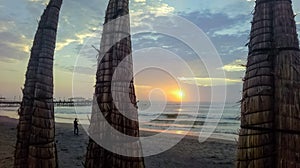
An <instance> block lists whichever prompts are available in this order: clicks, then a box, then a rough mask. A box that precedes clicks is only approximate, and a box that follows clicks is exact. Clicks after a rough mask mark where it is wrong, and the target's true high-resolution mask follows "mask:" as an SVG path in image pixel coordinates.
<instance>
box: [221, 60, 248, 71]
mask: <svg viewBox="0 0 300 168" xmlns="http://www.w3.org/2000/svg"><path fill="white" fill-rule="evenodd" d="M245 64H246V61H244V60H241V59H237V60H235V61H233V62H232V63H230V64H227V65H225V66H223V67H222V68H220V69H223V70H225V71H227V72H240V71H245V70H246V67H245Z"/></svg>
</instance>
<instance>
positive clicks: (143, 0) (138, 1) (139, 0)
mask: <svg viewBox="0 0 300 168" xmlns="http://www.w3.org/2000/svg"><path fill="white" fill-rule="evenodd" d="M134 2H137V3H141V2H146V0H134Z"/></svg>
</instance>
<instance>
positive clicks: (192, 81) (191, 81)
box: [178, 77, 242, 87]
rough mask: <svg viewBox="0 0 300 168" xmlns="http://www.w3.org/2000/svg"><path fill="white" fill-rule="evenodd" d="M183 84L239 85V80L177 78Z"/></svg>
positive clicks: (205, 85)
mask: <svg viewBox="0 0 300 168" xmlns="http://www.w3.org/2000/svg"><path fill="white" fill-rule="evenodd" d="M178 80H180V81H181V82H183V83H186V84H196V85H198V86H204V87H207V86H224V85H232V84H238V83H241V82H242V80H241V79H229V78H196V77H179V78H178Z"/></svg>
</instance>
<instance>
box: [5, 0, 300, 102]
mask: <svg viewBox="0 0 300 168" xmlns="http://www.w3.org/2000/svg"><path fill="white" fill-rule="evenodd" d="M47 3H48V0H0V10H1V15H0V38H1V41H0V50H1V52H0V77H1V78H0V85H1V87H0V96H4V97H7V98H14V97H16V98H17V99H18V98H19V97H21V96H22V95H21V88H22V87H23V85H24V81H25V72H26V67H27V63H28V59H29V55H30V52H29V51H30V48H31V46H32V40H33V37H34V34H35V31H36V29H37V25H38V21H39V18H40V16H41V14H42V12H43V10H44V8H45V7H46V4H47ZM107 4H108V0H89V1H88V2H86V1H83V0H64V2H63V6H62V9H61V13H60V20H59V27H58V33H57V44H56V51H55V62H54V64H55V65H54V87H55V90H54V96H55V98H56V99H64V98H68V97H72V96H80V97H85V98H90V97H92V95H93V90H94V84H95V71H96V67H97V65H96V61H97V50H95V49H94V48H93V47H92V46H94V47H95V48H99V45H100V38H101V30H102V27H103V22H104V13H105V10H106V6H107ZM254 5H255V2H254V0H131V1H130V17H131V18H130V20H131V34H132V47H133V64H134V74H135V88H136V92H137V97H138V99H140V100H143V99H148V98H150V99H153V100H160V99H165V98H166V99H168V100H170V101H179V100H183V101H205V102H207V101H210V100H211V99H212V96H211V92H212V89H214V93H215V94H216V93H217V92H219V91H221V90H224V89H226V91H227V93H226V95H225V96H226V101H227V102H238V101H239V100H240V97H241V90H242V78H243V76H244V73H245V67H244V66H243V65H244V64H246V60H247V52H248V49H247V47H246V46H245V44H246V43H247V42H248V40H249V32H250V28H251V24H250V22H251V19H252V12H253V8H254ZM293 9H294V12H295V14H298V15H296V17H295V19H296V23H297V26H298V28H297V30H298V34H299V33H300V29H299V27H300V16H299V15H300V1H298V0H297V1H296V0H294V1H293ZM166 27H167V29H166ZM187 37H188V38H187ZM217 58H219V59H217ZM206 60H207V61H206ZM220 63H221V64H220ZM208 64H209V65H208ZM210 64H211V65H210ZM74 68H75V70H74ZM224 75H225V76H224ZM224 81H225V82H224ZM225 83H226V84H225ZM199 99H200V100H199ZM223 99H225V98H224V95H223V94H221V92H220V95H218V94H216V96H215V97H213V100H212V101H222V100H223Z"/></svg>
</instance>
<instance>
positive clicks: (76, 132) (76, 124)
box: [74, 118, 78, 135]
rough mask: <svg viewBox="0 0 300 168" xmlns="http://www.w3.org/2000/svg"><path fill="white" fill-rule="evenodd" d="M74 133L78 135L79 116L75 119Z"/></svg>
mask: <svg viewBox="0 0 300 168" xmlns="http://www.w3.org/2000/svg"><path fill="white" fill-rule="evenodd" d="M74 135H78V121H77V118H75V120H74Z"/></svg>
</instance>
